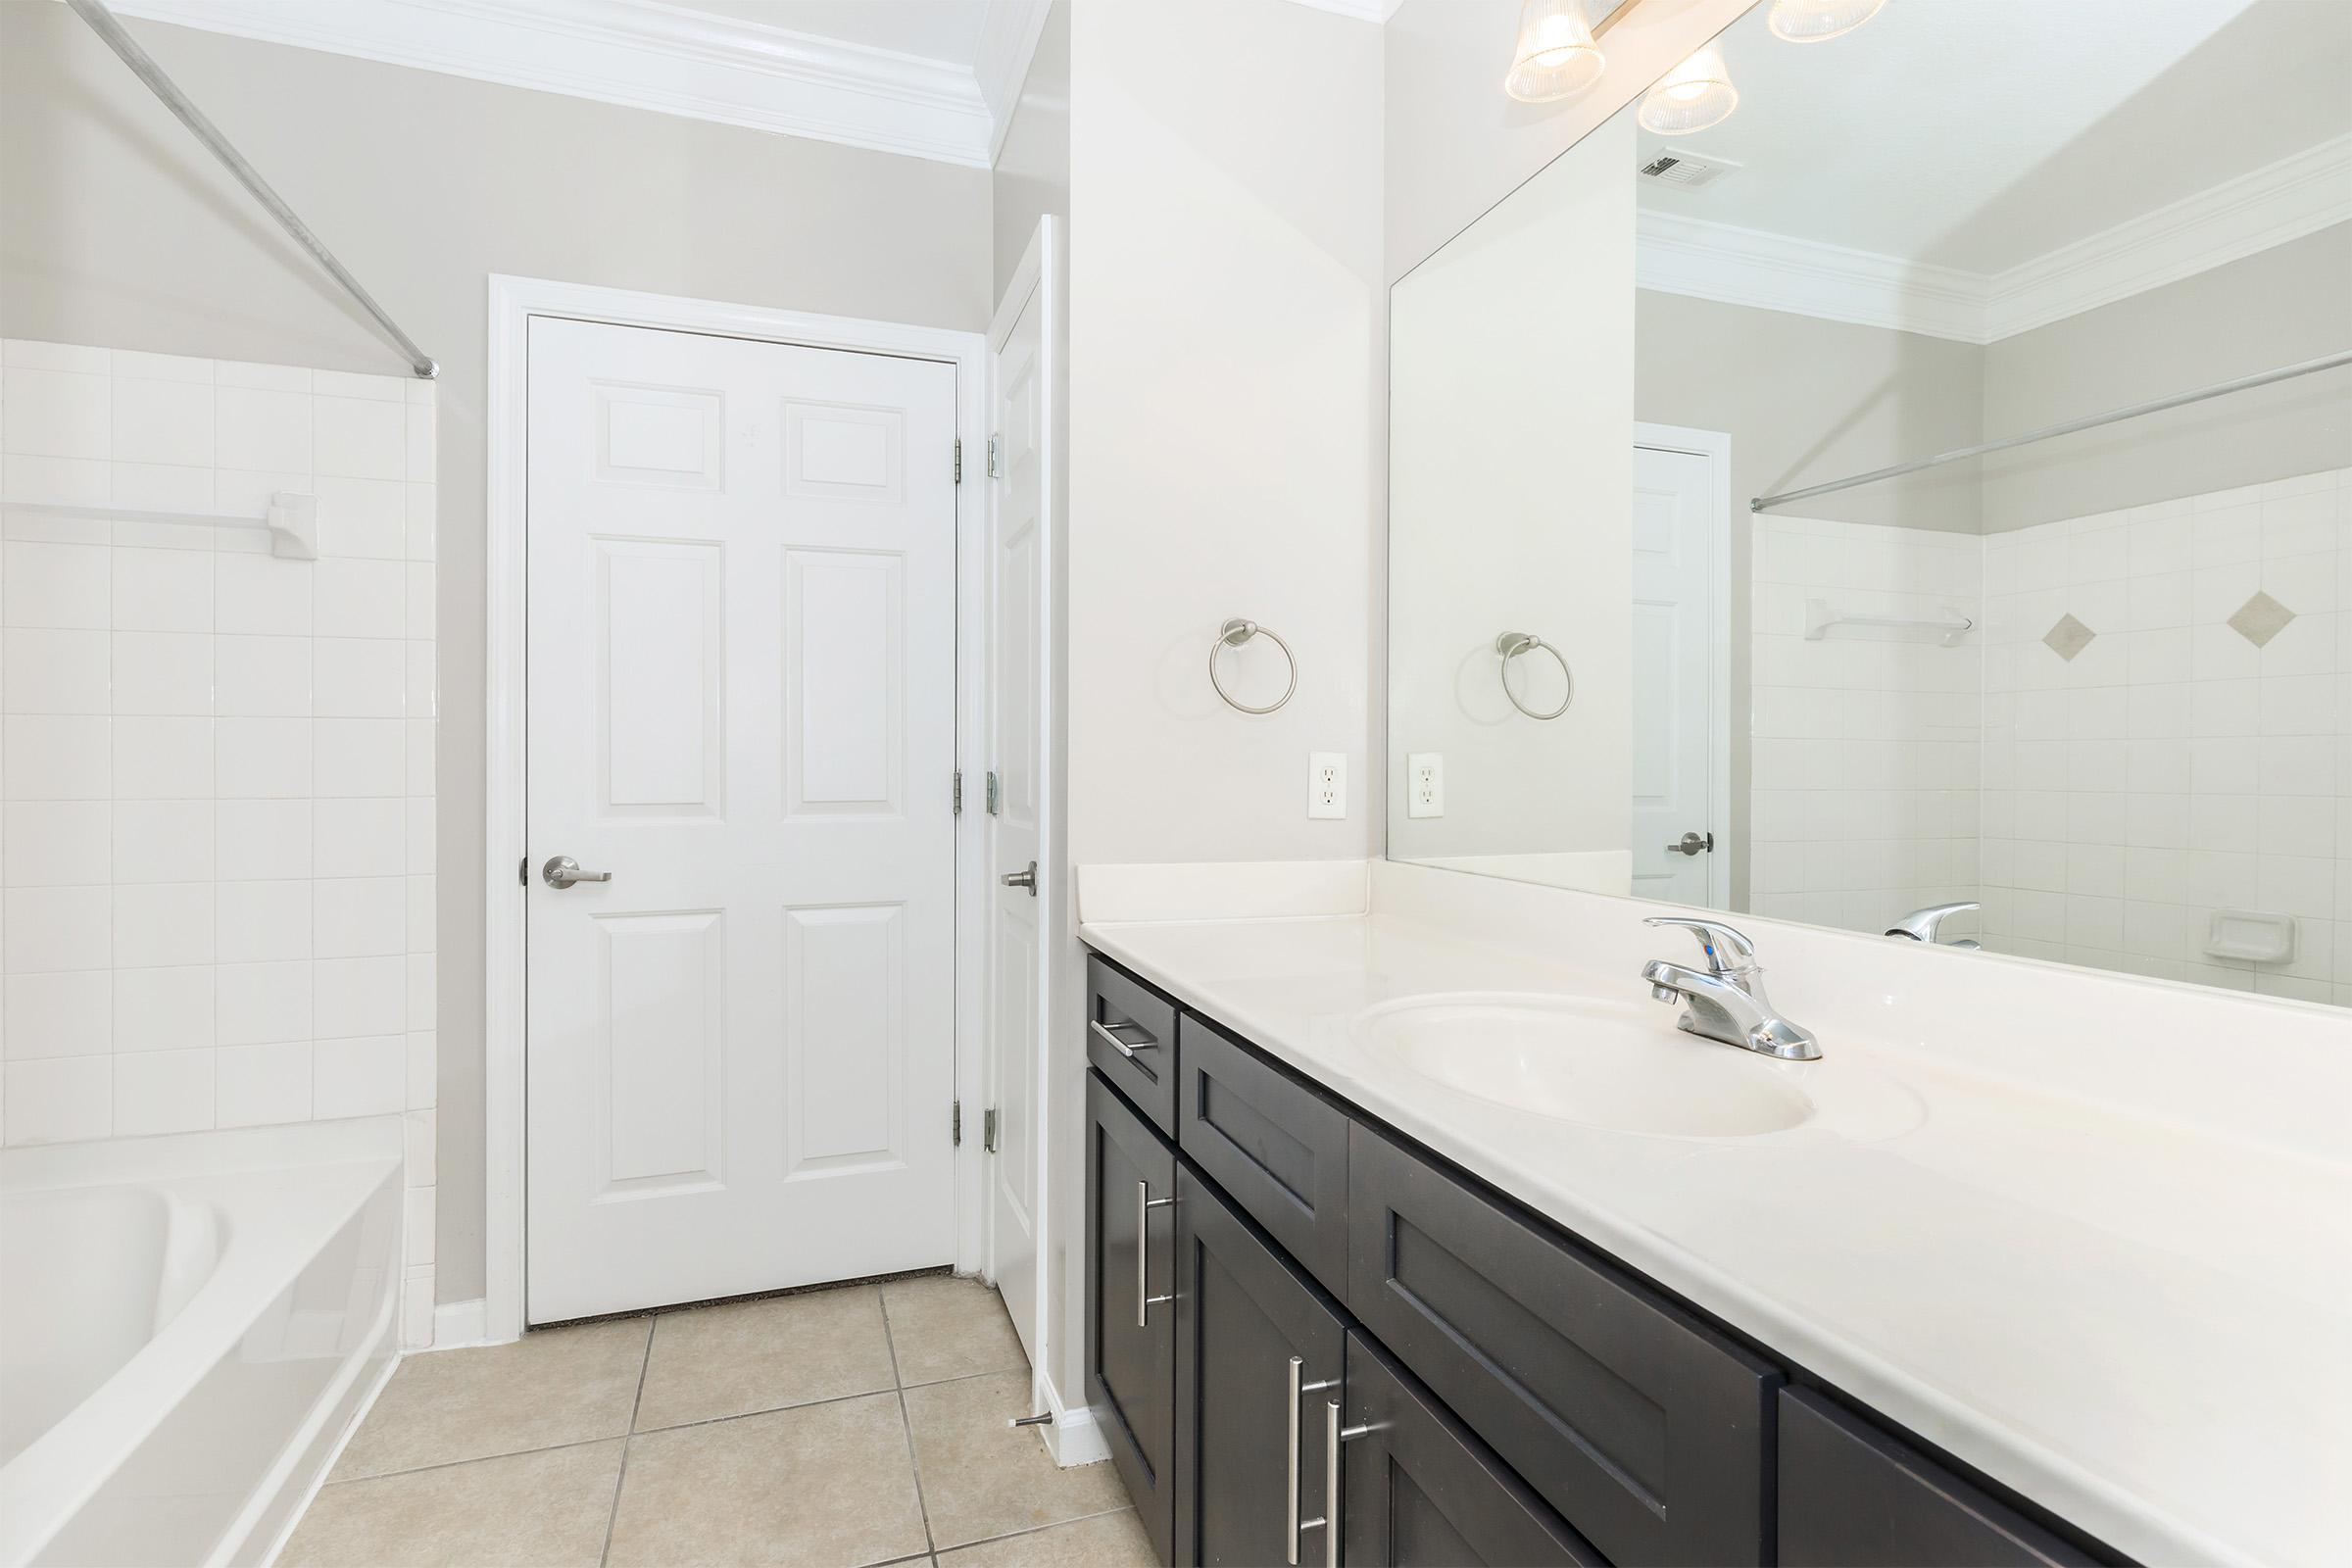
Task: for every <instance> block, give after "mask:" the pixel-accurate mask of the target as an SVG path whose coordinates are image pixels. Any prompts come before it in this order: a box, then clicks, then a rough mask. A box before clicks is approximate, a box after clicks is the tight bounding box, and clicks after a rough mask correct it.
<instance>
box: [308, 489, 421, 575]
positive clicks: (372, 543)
mask: <svg viewBox="0 0 2352 1568" xmlns="http://www.w3.org/2000/svg"><path fill="white" fill-rule="evenodd" d="M317 489H318V496H319V553H320V554H321V555H328V556H335V557H345V556H350V557H360V558H368V559H373V560H378V561H401V560H405V559H406V558H407V556H408V533H409V498H408V486H407V485H405V484H403V483H401V482H400V481H398V480H395V479H351V478H342V477H337V476H335V475H331V474H322V475H320V476H319V480H318V481H317Z"/></svg>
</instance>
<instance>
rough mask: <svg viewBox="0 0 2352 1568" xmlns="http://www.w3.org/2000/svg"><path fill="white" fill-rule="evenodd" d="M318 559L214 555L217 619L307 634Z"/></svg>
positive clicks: (241, 628)
mask: <svg viewBox="0 0 2352 1568" xmlns="http://www.w3.org/2000/svg"><path fill="white" fill-rule="evenodd" d="M320 564H323V563H312V564H308V565H305V564H301V563H298V562H290V561H279V560H278V559H277V558H276V557H274V556H247V555H221V556H216V557H214V558H213V592H214V595H215V600H214V623H215V624H216V625H217V626H218V627H219V628H220V629H221V631H224V632H252V633H261V634H266V635H270V636H279V637H308V636H309V635H310V634H311V603H312V597H313V584H314V582H315V581H316V573H317V570H318V567H319V565H320Z"/></svg>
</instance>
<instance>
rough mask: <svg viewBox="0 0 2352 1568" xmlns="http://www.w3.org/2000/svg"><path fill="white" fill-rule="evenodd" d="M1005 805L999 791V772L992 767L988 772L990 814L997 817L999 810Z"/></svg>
mask: <svg viewBox="0 0 2352 1568" xmlns="http://www.w3.org/2000/svg"><path fill="white" fill-rule="evenodd" d="M1003 804H1004V803H1003V801H1002V800H1001V799H1000V797H999V794H998V790H997V770H996V769H995V768H993V767H992V768H990V769H989V770H988V814H989V815H991V816H995V815H997V814H998V808H999V807H1000V806H1002V805H1003Z"/></svg>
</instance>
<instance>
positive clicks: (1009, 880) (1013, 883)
mask: <svg viewBox="0 0 2352 1568" xmlns="http://www.w3.org/2000/svg"><path fill="white" fill-rule="evenodd" d="M997 880H998V881H1000V882H1002V883H1004V884H1005V886H1006V887H1008V888H1027V889H1028V890H1029V896H1030V897H1031V898H1033V899H1034V898H1036V897H1037V862H1036V861H1035V860H1031V861H1030V862H1029V869H1028V870H1026V871H1007V872H1005V874H1004V875H1003V876H1001V877H999V878H997Z"/></svg>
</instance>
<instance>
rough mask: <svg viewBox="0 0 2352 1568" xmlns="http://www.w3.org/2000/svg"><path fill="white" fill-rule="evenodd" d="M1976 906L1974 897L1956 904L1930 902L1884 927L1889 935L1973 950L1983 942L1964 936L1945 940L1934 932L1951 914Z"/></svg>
mask: <svg viewBox="0 0 2352 1568" xmlns="http://www.w3.org/2000/svg"><path fill="white" fill-rule="evenodd" d="M1975 907H1977V905H1976V901H1975V900H1974V899H1964V900H1962V901H1960V902H1959V903H1957V904H1931V905H1929V906H1928V907H1926V908H1924V909H1913V910H1912V911H1911V912H1910V913H1909V914H1906V915H1904V916H1903V917H1902V918H1901V919H1900V920H1897V921H1895V922H1894V924H1892V925H1890V926H1888V927H1887V935H1888V936H1890V937H1908V938H1909V939H1910V940H1912V941H1913V942H1933V943H1936V944H1937V945H1939V946H1942V947H1946V948H1967V949H1968V950H1970V951H1971V952H1974V951H1976V950H1977V949H1978V948H1980V947H1982V946H1983V944H1982V943H1977V942H1971V941H1970V940H1969V939H1968V938H1966V937H1956V938H1954V939H1953V940H1952V941H1950V942H1945V941H1944V940H1943V939H1942V938H1941V937H1939V936H1937V935H1936V931H1937V930H1938V929H1939V928H1940V927H1941V926H1942V924H1943V922H1944V921H1946V920H1948V919H1950V918H1951V917H1952V916H1953V915H1955V914H1965V913H1967V912H1968V911H1969V910H1971V909H1973V908H1975Z"/></svg>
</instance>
